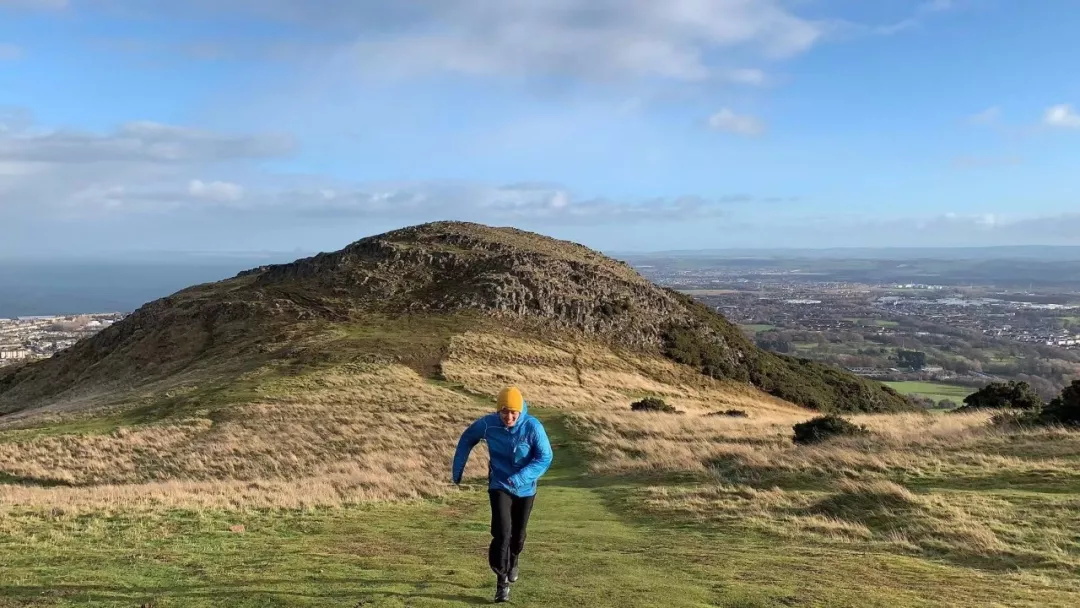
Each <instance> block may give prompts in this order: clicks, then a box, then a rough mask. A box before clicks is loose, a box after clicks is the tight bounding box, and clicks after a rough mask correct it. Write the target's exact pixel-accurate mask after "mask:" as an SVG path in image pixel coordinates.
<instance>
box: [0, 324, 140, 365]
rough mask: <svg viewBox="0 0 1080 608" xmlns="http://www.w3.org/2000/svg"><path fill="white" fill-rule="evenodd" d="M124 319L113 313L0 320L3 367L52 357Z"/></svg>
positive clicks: (0, 349) (0, 348) (0, 355)
mask: <svg viewBox="0 0 1080 608" xmlns="http://www.w3.org/2000/svg"><path fill="white" fill-rule="evenodd" d="M122 318H124V314H123V313H115V312H113V313H92V314H80V315H64V316H51V315H50V316H30V317H17V318H14V319H0V365H8V364H11V363H15V362H16V361H23V360H27V359H44V358H47V357H51V356H52V355H54V354H56V353H57V352H59V351H61V350H63V349H65V348H67V347H69V346H71V345H73V344H75V343H76V342H77V341H79V340H81V339H82V338H85V337H88V336H91V335H93V334H95V333H97V332H99V331H101V330H102V329H104V328H106V327H108V326H109V325H112V324H113V323H115V322H117V321H119V320H120V319H122Z"/></svg>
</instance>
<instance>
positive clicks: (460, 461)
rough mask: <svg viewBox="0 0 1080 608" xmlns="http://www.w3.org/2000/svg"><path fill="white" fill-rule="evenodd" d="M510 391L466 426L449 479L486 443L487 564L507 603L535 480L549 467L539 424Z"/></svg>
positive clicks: (457, 480) (544, 434)
mask: <svg viewBox="0 0 1080 608" xmlns="http://www.w3.org/2000/svg"><path fill="white" fill-rule="evenodd" d="M528 411H529V406H528V404H527V403H525V400H524V399H523V398H522V396H521V391H520V390H518V389H517V388H516V387H513V386H511V387H507V388H504V389H503V390H502V392H500V393H499V401H498V406H497V408H496V411H495V412H494V413H491V414H488V415H486V416H484V417H483V418H480V419H479V420H477V421H476V422H473V423H472V424H471V425H469V428H467V429H465V432H464V433H462V434H461V439H459V440H458V444H457V451H456V452H455V453H454V468H453V471H452V478H453V481H454V483H455V484H459V483H461V475H462V473H464V472H465V463H466V462H468V460H469V453H470V452H471V451H472V449H473V446H475V445H476V444H477V443H478V442H479V441H481V440H483V441H485V442H487V447H488V455H489V456H490V457H491V463H490V464H489V465H488V496H489V498H490V499H491V546H490V547H489V548H488V564H489V565H490V566H491V569H492V571H494V572H495V576H496V577H497V583H496V586H495V601H496V602H508V601H510V583H513V582H515V581H517V579H518V555H520V554H521V551H522V549H524V548H525V526H526V524H528V523H529V514H530V513H531V512H532V507H533V500H534V499H535V498H536V480H538V479H540V476H541V475H543V474H544V473H545V472H546V471H547V470H548V467H549V466H551V460H552V454H551V443H549V442H548V436H547V432H546V431H545V430H544V425H543V424H541V423H540V421H539V420H537V419H536V418H533V417H532V416H530V415H529V413H528Z"/></svg>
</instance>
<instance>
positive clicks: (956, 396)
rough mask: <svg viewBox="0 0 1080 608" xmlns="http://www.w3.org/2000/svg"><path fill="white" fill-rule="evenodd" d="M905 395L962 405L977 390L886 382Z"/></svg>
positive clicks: (945, 385) (932, 384)
mask: <svg viewBox="0 0 1080 608" xmlns="http://www.w3.org/2000/svg"><path fill="white" fill-rule="evenodd" d="M885 384H887V385H889V386H891V387H893V388H894V389H896V390H897V392H899V393H901V394H904V395H912V396H919V397H927V398H930V399H933V400H934V401H941V400H942V399H948V400H950V401H953V402H955V403H956V404H957V405H960V404H961V403H962V402H963V401H964V397H967V396H968V395H970V394H971V393H974V392H975V389H973V388H971V387H969V386H959V385H956V384H948V383H947V382H885Z"/></svg>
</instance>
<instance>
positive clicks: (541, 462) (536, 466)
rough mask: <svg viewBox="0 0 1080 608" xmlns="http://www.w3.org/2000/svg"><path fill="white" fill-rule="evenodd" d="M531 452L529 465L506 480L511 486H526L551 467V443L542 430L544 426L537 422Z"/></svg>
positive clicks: (545, 432)
mask: <svg viewBox="0 0 1080 608" xmlns="http://www.w3.org/2000/svg"><path fill="white" fill-rule="evenodd" d="M532 439H533V450H532V459H530V460H529V463H528V464H526V465H525V466H524V467H522V468H521V470H520V471H518V472H517V473H514V474H513V475H511V476H510V479H509V480H508V481H509V482H510V485H512V486H515V487H516V486H527V485H531V484H533V483H535V482H536V480H538V479H540V476H541V475H543V474H544V473H546V472H547V470H548V467H550V466H551V461H552V459H553V454H552V453H551V442H550V441H548V436H547V431H545V430H544V425H543V424H540V422H539V421H537V423H536V425H535V427H534V431H533V437H532Z"/></svg>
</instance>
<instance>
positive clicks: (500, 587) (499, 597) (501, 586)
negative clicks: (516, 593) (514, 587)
mask: <svg viewBox="0 0 1080 608" xmlns="http://www.w3.org/2000/svg"><path fill="white" fill-rule="evenodd" d="M509 601H510V581H508V580H506V579H499V582H498V583H497V584H496V586H495V603H501V602H509Z"/></svg>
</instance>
